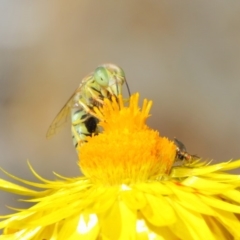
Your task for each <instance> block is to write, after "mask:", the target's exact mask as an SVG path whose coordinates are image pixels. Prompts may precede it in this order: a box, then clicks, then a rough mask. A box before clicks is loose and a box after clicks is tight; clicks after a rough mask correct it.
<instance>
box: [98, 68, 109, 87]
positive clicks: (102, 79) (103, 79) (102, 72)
mask: <svg viewBox="0 0 240 240" xmlns="http://www.w3.org/2000/svg"><path fill="white" fill-rule="evenodd" d="M94 79H95V81H96V82H97V83H98V84H99V85H101V86H103V87H107V86H108V84H109V76H108V73H107V70H106V68H104V67H98V68H97V69H96V70H95V72H94Z"/></svg>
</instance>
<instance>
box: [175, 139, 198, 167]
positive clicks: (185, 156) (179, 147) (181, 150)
mask: <svg viewBox="0 0 240 240" xmlns="http://www.w3.org/2000/svg"><path fill="white" fill-rule="evenodd" d="M174 143H175V145H176V160H181V161H183V160H186V161H187V162H192V160H193V159H196V158H199V157H198V156H197V155H191V154H189V153H188V152H187V149H186V147H185V145H184V144H183V143H182V142H181V141H179V140H178V139H177V138H174Z"/></svg>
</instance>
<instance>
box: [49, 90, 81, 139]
mask: <svg viewBox="0 0 240 240" xmlns="http://www.w3.org/2000/svg"><path fill="white" fill-rule="evenodd" d="M78 91H79V88H78V89H77V90H76V91H75V92H74V93H73V95H72V96H71V97H70V99H69V100H68V101H67V103H66V104H65V105H64V106H63V108H62V109H61V110H60V112H59V113H58V114H57V116H56V117H55V118H54V120H53V122H52V124H51V125H50V127H49V128H48V131H47V135H46V136H47V138H50V137H52V136H53V135H55V134H56V133H57V132H59V131H60V130H61V128H62V126H63V125H64V123H66V122H67V120H68V118H69V115H70V113H71V108H72V106H73V104H74V98H75V95H76V93H77V92H78Z"/></svg>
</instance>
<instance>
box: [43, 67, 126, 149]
mask: <svg viewBox="0 0 240 240" xmlns="http://www.w3.org/2000/svg"><path fill="white" fill-rule="evenodd" d="M124 83H126V86H127V89H128V93H129V95H130V91H129V87H128V84H127V82H126V77H125V73H124V71H123V70H122V68H120V67H118V66H116V65H114V64H111V63H109V64H103V65H100V66H98V67H97V68H96V69H95V71H94V72H91V73H90V74H88V75H87V76H86V77H85V78H83V80H82V82H81V83H80V85H79V87H78V88H77V89H76V90H75V91H74V93H73V94H72V96H71V97H70V98H69V100H68V101H67V102H66V104H65V105H64V106H63V108H62V109H61V110H60V112H59V113H58V114H57V116H56V117H55V119H54V120H53V122H52V124H51V125H50V127H49V129H48V131H47V138H49V137H51V136H52V135H54V134H55V133H56V132H57V131H58V130H59V129H61V126H62V125H63V124H64V123H65V122H66V121H67V118H68V116H69V115H71V132H72V139H73V144H74V146H75V148H77V147H78V145H79V144H80V145H81V144H83V143H84V142H86V137H87V136H92V135H96V134H98V133H99V131H100V129H99V128H98V126H97V123H98V119H97V117H96V115H95V112H94V110H93V108H94V107H99V106H101V105H102V104H103V101H104V99H105V98H108V99H111V97H112V96H116V97H117V96H118V95H119V94H122V86H123V84H124Z"/></svg>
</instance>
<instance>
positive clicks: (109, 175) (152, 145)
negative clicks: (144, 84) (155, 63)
mask: <svg viewBox="0 0 240 240" xmlns="http://www.w3.org/2000/svg"><path fill="white" fill-rule="evenodd" d="M138 102H139V94H138V93H136V94H134V95H132V96H131V97H130V99H129V103H128V106H124V101H123V99H122V97H121V96H119V97H118V99H117V100H116V98H113V99H112V101H110V100H108V99H106V100H105V101H104V105H103V107H102V108H99V109H98V108H96V109H95V112H96V113H97V115H98V117H99V119H100V120H101V121H100V123H99V125H100V126H101V127H102V128H103V132H102V133H100V134H99V135H97V136H94V137H89V138H88V139H87V140H88V143H87V144H83V145H82V146H80V148H79V158H80V167H81V170H82V171H83V173H84V174H85V176H87V177H88V178H90V179H91V180H92V181H93V182H99V183H103V184H106V183H107V184H119V183H126V182H127V183H129V182H131V183H132V182H141V181H146V180H151V179H156V178H157V177H159V176H162V175H164V174H168V173H169V171H170V169H171V167H172V164H173V163H174V159H175V156H176V146H175V145H174V143H173V142H172V141H169V140H168V139H167V138H165V137H160V136H159V132H158V131H155V130H152V129H150V128H149V127H148V126H147V125H146V119H147V118H148V117H149V111H150V109H151V106H152V101H148V100H146V99H145V100H144V101H143V106H142V108H141V109H140V108H139V106H138Z"/></svg>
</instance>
